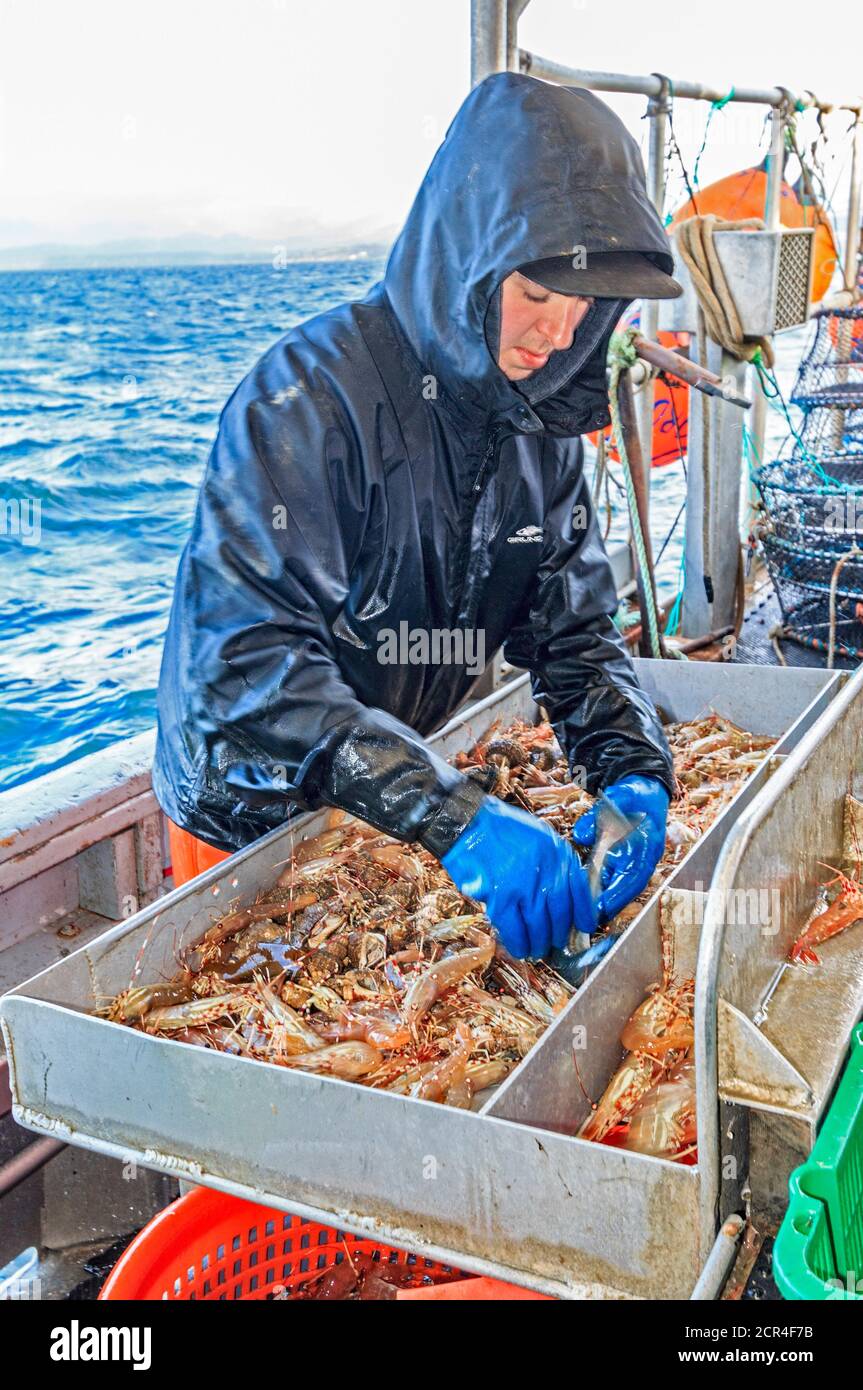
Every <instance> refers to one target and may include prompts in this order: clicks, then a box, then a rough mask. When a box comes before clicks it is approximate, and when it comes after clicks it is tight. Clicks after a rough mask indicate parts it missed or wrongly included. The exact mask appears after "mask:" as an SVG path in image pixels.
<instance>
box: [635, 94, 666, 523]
mask: <svg viewBox="0 0 863 1390" xmlns="http://www.w3.org/2000/svg"><path fill="white" fill-rule="evenodd" d="M656 75H657V76H658V77H659V78H660V82H661V84H662V85H661V87H660V91H659V95H658V96H655V97H651V98H650V100H649V101H648V103H647V119H648V121H649V122H650V126H649V129H650V143H649V145H648V152H647V165H648V168H647V191H648V193H649V194H650V198H651V201H652V203H653V206H654V207H655V208H656V211H657V212H658V213H659V216H660V218H662V216H663V214H664V211H665V141H666V133H667V130H668V116H669V113H670V110H671V103H670V101H669V85H670V84H669V81H668V78H667V77H663V76H662V75H661V74H660V73H657V74H656ZM658 330H659V301H658V300H656V299H646V300H642V304H641V333H642V336H643V337H645V338H650V339H651V340H653V341H654V342H655V341H656V338H657V336H658ZM655 389H656V383H655V379H654V378H653V377H649V378H648V379H647V380H646V381H645V382H644V385H643V386H642V388H641V390H640V392H639V393H638V396H637V398H636V399H637V403H638V432H639V434H640V436H641V456H642V459H643V460H644V483H645V486H644V497H645V507H646V509H647V511H648V515H649V510H650V474H651V466H650V461H651V455H652V453H653V405H654V393H655Z"/></svg>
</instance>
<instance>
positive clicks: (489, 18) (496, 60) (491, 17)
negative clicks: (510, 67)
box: [470, 0, 508, 88]
mask: <svg viewBox="0 0 863 1390" xmlns="http://www.w3.org/2000/svg"><path fill="white" fill-rule="evenodd" d="M507 33H508V22H507V0H471V5H470V85H471V87H472V88H473V87H476V86H477V84H478V83H479V82H482V81H483V79H484V78H486V77H489V76H490V75H491V73H493V72H505V71H506V67H507Z"/></svg>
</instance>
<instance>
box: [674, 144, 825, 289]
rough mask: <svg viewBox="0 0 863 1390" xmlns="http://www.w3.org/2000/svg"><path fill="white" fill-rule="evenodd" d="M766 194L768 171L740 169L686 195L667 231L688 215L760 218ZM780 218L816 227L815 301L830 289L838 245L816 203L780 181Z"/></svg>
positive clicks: (788, 224) (785, 224)
mask: <svg viewBox="0 0 863 1390" xmlns="http://www.w3.org/2000/svg"><path fill="white" fill-rule="evenodd" d="M766 196H767V171H766V170H765V169H763V168H762V167H761V166H757V167H755V168H752V169H740V170H739V171H738V173H736V174H728V175H726V177H725V178H724V179H717V181H716V183H711V184H708V186H707V187H706V188H699V189H698V190H697V191H696V193H695V197H694V199H693V198H688V199H687V201H686V202H685V203H684V204H683V206H682V207H679V208H678V209H677V211H676V213H675V214H674V216H673V217H672V219H671V223H670V226H669V230H672V229H673V228H674V227H677V226H679V224H680V223H681V222H685V221H686V219H687V217H695V216H696V215H699V216H702V217H703V216H704V215H705V214H706V213H709V212H712V213H715V214H716V216H717V217H724V218H725V219H726V220H727V221H729V222H736V221H738V220H739V219H740V218H743V217H763V216H764V204H765V198H766ZM779 220H780V222H781V223H782V226H783V227H813V226H814V228H815V236H814V243H815V244H814V246H813V248H812V291H811V296H812V300H813V302H815V303H818V301H819V300H821V299H823V298H824V295H825V294H826V293H827V291H828V289H829V288H830V281H831V280H832V279H833V272H834V270H835V269H836V266H837V265H838V263H839V248H838V246H837V245H836V238H835V236H834V234H833V228H832V227H831V226H830V222H829V220H828V217H827V214H826V212H825V211H824V209H823V208H822V207H821V206H820V205H819V204H818V203H803V202H801V200H800V198H799V197H798V196H797V194H796V192H795V191H794V189H793V188H792V187H791V185H790V184H789V183H785V182H784V180H783V183H782V194H781V197H780V200H779Z"/></svg>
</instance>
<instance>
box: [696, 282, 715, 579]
mask: <svg viewBox="0 0 863 1390" xmlns="http://www.w3.org/2000/svg"><path fill="white" fill-rule="evenodd" d="M698 360H699V361H700V362H701V365H702V366H703V367H706V366H707V342H706V328H705V322H704V311H703V309H702V306H701V304H700V303H699V305H698ZM699 394H700V396H701V580H702V583H703V584H704V593H705V597H706V598H707V602H708V603H709V604H710V605H711V606H712V604H713V597H714V595H713V576H712V574H711V569H712V562H713V545H712V543H711V536H710V522H711V518H712V515H713V493H712V488H711V480H710V397H709V396H707V395H706V394H705V392H703V391H701V392H700V393H699Z"/></svg>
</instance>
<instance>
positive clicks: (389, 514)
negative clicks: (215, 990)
mask: <svg viewBox="0 0 863 1390" xmlns="http://www.w3.org/2000/svg"><path fill="white" fill-rule="evenodd" d="M582 249H583V251H584V252H586V253H587V255H588V257H589V255H590V253H591V252H602V251H612V250H615V251H617V250H633V251H640V252H643V253H645V254H647V255H648V256H650V257H651V258H652V259H653V260H654V261H655V262H656V263H657V264H658V265H660V266H661V267H662V268H663V269H664V270H666V271H668V272H671V270H672V269H673V262H672V258H671V256H670V254H669V249H668V240H667V238H666V235H665V232H664V230H663V227H662V225H661V222H660V220H659V218H658V217H657V214H656V212H655V210H654V208H653V206H652V204H651V203H650V200H649V198H648V196H647V193H646V190H645V181H644V172H643V166H642V163H641V157H640V154H639V151H638V148H637V145H636V143H635V141H634V140H633V139H632V137H631V136H630V135H629V134H628V133H627V131H626V129H625V127H624V126H623V125H622V123H621V122H620V120H619V119H618V118H617V116H616V115H614V113H613V112H612V111H610V110H609V108H608V107H607V106H605V105H604V104H603V103H602V102H601V101H600V100H599V99H598V98H597V97H595V96H593V95H592V94H591V93H590V92H587V91H583V90H581V89H578V88H562V87H557V86H553V85H550V84H546V83H544V82H541V81H538V80H537V79H535V78H530V77H524V76H520V75H517V74H514V73H502V74H497V75H495V76H492V77H489V78H488V79H487V80H486V81H484V82H483V83H481V84H480V85H479V86H478V87H477V88H475V90H474V91H473V92H472V93H471V94H470V96H469V97H468V98H467V100H466V101H465V102H464V104H463V105H462V107H461V109H460V110H459V112H458V114H457V115H456V117H455V119H454V120H453V122H452V124H451V126H450V128H449V130H448V132H447V135H446V138H445V140H444V142H443V144H442V145H441V147H440V149H439V150H438V152H437V154H436V155H435V157H434V160H433V162H432V164H431V167H430V168H429V170H428V173H427V175H426V177H425V179H424V181H423V184H422V186H421V188H420V190H419V193H418V195H417V197H416V200H415V202H414V205H413V207H412V209H411V212H410V214H409V216H408V219H407V222H406V224H405V227H404V230H403V231H402V233H401V235H400V237H399V238H398V240H397V242H396V244H395V246H394V248H393V251H392V253H391V255H390V259H389V262H388V265H387V269H386V274H385V278H384V280H383V282H382V283H381V284H379V285H377V286H376V287H375V288H374V289H373V290H372V291H371V292H370V293H369V295H368V296H367V298H366V299H365V300H363V301H362V302H361V303H352V304H345V305H343V306H341V307H339V308H337V309H334V310H331V311H330V312H328V313H324V314H321V315H319V316H318V317H316V318H313V319H311V320H309V322H307V323H304V324H302V325H301V326H300V327H298V328H295V329H293V330H292V331H291V332H289V333H288V334H287V335H286V336H285V337H284V338H282V339H281V340H280V341H279V342H278V343H276V344H275V346H274V347H272V348H271V349H270V351H269V352H267V353H266V354H265V355H264V357H263V358H262V359H261V360H260V362H259V363H258V364H257V366H256V367H255V368H254V369H253V370H252V371H251V373H250V374H249V376H248V377H247V378H246V379H245V381H243V382H242V384H241V385H240V386H239V387H238V388H237V390H236V391H235V392H234V394H233V396H232V397H231V399H230V400H229V402H228V404H227V405H226V407H225V409H224V411H223V413H222V417H221V421H220V426H219V432H218V437H217V439H216V443H215V446H214V448H213V451H212V454H211V457H210V460H209V464H208V467H207V470H206V474H205V477H204V480H203V483H202V486H201V491H200V495H199V499H198V506H197V512H196V515H195V520H194V525H193V530H192V534H191V537H190V539H189V542H188V544H187V546H186V548H185V551H184V553H183V556H182V560H181V562H180V568H179V574H178V578H177V585H176V591H175V595H174V603H173V609H172V612H171V618H170V624H169V628H168V634H167V640H166V645H165V651H164V657H163V662H162V672H161V679H160V685H159V701H158V725H159V728H158V744H157V753H156V760H155V766H154V772H153V785H154V789H155V792H156V795H157V797H158V799H159V802H160V803H161V805H162V807H163V809H164V810H165V812H166V814H167V815H168V816H170V817H171V819H172V820H174V821H175V822H176V823H177V824H178V825H180V826H181V827H183V828H184V829H186V830H189V831H191V832H192V833H193V834H194V835H197V836H199V837H200V838H202V839H203V840H205V841H208V842H209V843H210V844H212V845H215V846H217V847H218V848H220V849H224V850H235V849H239V848H241V847H242V846H244V845H247V844H248V843H250V842H251V841H253V840H255V839H256V838H257V837H258V836H260V835H262V834H264V833H265V832H266V831H268V830H270V829H271V828H273V827H274V826H276V825H279V824H281V823H282V822H283V821H284V820H285V819H286V818H287V817H288V816H289V815H292V814H294V813H295V812H296V811H297V810H301V809H309V808H316V807H319V806H321V805H331V806H338V807H343V808H345V809H346V810H348V811H350V812H353V813H355V814H356V815H358V816H360V817H362V818H363V819H364V820H366V821H369V822H371V824H373V825H375V826H378V827H380V828H381V829H384V830H387V831H389V832H390V833H391V834H393V835H395V836H397V837H399V838H400V839H403V840H419V841H420V842H421V843H422V844H423V845H425V846H426V847H427V848H428V849H430V850H431V851H432V852H433V853H434V854H436V855H438V857H440V856H442V855H443V854H444V853H445V852H446V850H448V849H449V847H450V846H451V845H452V844H453V842H454V841H455V839H456V838H457V837H458V835H459V834H460V833H461V831H462V829H463V828H464V827H465V826H466V824H467V823H468V821H469V820H470V819H471V817H472V816H473V815H474V813H475V811H476V810H477V809H478V806H479V804H480V802H481V800H482V797H483V795H484V793H483V790H482V788H481V786H479V785H478V784H477V783H476V782H474V781H473V780H471V779H470V778H467V777H465V776H464V775H463V774H462V773H460V772H458V771H456V770H455V769H454V768H452V767H450V766H448V765H447V764H446V763H445V762H444V761H443V760H442V759H441V758H440V757H439V756H437V755H436V754H435V753H433V752H432V751H431V750H430V749H429V748H428V747H427V745H426V744H425V742H424V741H423V736H424V735H427V734H429V733H431V732H432V731H433V730H435V729H436V728H439V727H440V726H441V725H442V723H444V722H445V721H446V719H447V718H448V717H449V716H450V715H451V714H452V712H453V711H454V710H455V709H456V707H457V706H458V705H459V704H461V703H462V701H463V700H464V698H465V696H466V694H467V693H468V691H469V690H470V687H471V685H472V684H473V682H474V680H475V678H476V672H475V670H474V672H473V673H471V671H469V670H467V669H466V666H465V665H464V664H462V665H458V664H425V665H423V664H414V663H413V662H410V661H408V662H406V663H404V664H398V663H392V662H390V663H387V662H385V661H382V660H381V659H380V658H381V656H382V655H384V654H385V653H386V651H387V650H389V652H390V655H392V650H393V649H392V641H393V634H399V633H403V632H405V631H415V630H418V629H419V630H422V631H423V632H425V633H427V634H428V633H432V632H433V631H434V630H435V629H437V630H438V631H439V632H441V633H444V634H445V633H452V632H455V631H458V630H461V631H462V632H465V631H467V632H469V633H470V632H472V633H475V634H476V633H479V632H482V634H483V635H484V645H485V654H486V658H487V659H488V658H490V657H491V655H492V653H494V652H495V651H496V650H497V649H499V648H500V647H501V646H503V650H504V655H505V656H506V657H507V659H508V660H509V661H511V662H513V663H514V664H516V665H518V666H523V667H526V668H528V669H529V670H530V671H531V673H532V680H533V689H534V694H535V696H536V698H537V699H538V700H540V701H541V702H542V703H543V704H544V705H545V707H546V708H547V710H548V712H549V715H550V718H551V721H552V723H553V725H554V727H555V730H556V732H557V734H558V737H559V738H560V740H561V743H562V745H563V747H564V748H565V750H566V752H567V756H568V758H569V761H570V765H571V767H572V768H573V769H575V768H584V769H586V775H587V785H588V786H589V787H590V788H591V789H592V790H595V789H597V788H599V787H601V786H605V785H607V784H608V783H610V782H613V781H616V780H618V779H619V778H620V777H623V776H625V775H627V774H630V773H642V774H646V775H650V776H654V777H658V778H659V779H660V780H661V781H663V782H664V783H665V784H666V786H668V788H669V790H673V777H672V772H671V763H670V758H669V753H668V748H667V745H666V743H665V739H664V737H663V734H662V730H661V726H660V724H659V722H658V719H657V716H656V713H655V711H654V709H653V707H652V705H651V703H650V701H649V699H648V698H647V696H646V695H645V694H644V693H643V692H642V691H641V689H640V688H639V686H638V684H637V681H636V679H635V675H634V672H633V667H632V664H631V662H630V660H629V657H628V656H627V654H626V651H625V648H624V645H623V643H622V641H621V639H620V638H619V636H618V634H617V632H616V629H615V628H614V625H613V623H612V621H611V615H612V614H613V613H614V611H615V608H616V597H615V589H614V584H613V581H612V576H611V571H610V567H609V564H608V561H607V558H606V555H605V551H604V548H603V545H602V541H601V538H600V536H599V533H598V530H597V526H596V522H595V519H594V517H593V513H592V509H591V504H590V497H589V493H588V488H587V485H586V482H585V477H584V472H583V462H582V446H581V441H580V439H579V436H580V435H581V434H582V433H584V432H586V431H589V430H594V429H597V428H599V427H601V426H603V425H605V424H606V423H607V421H608V411H607V394H606V383H605V359H606V351H607V346H608V340H609V337H610V335H611V332H612V329H613V327H614V324H615V322H616V320H617V319H618V317H619V315H620V313H621V312H622V310H623V309H624V308H625V307H626V302H627V301H623V300H597V301H596V303H595V304H594V306H593V308H592V309H591V310H590V311H589V313H588V314H587V316H586V317H585V319H584V320H583V321H582V323H581V324H580V325H579V327H578V330H577V332H576V334H575V338H574V340H573V344H572V346H571V348H570V349H568V350H566V351H560V352H554V353H553V354H552V355H551V357H550V359H549V361H548V362H547V364H546V365H545V367H543V368H542V369H541V370H539V371H538V372H536V373H534V374H533V375H532V376H531V377H529V378H526V379H525V380H523V381H521V382H518V383H513V382H510V381H509V380H507V378H506V377H505V376H504V374H503V372H501V370H500V369H499V367H498V366H497V349H498V340H499V322H500V285H501V282H502V281H503V280H504V279H505V278H506V276H507V275H509V274H510V273H511V272H512V271H513V270H515V269H516V268H517V267H519V266H521V265H524V264H526V263H528V262H530V261H536V260H540V259H543V258H545V257H548V256H559V255H573V254H578V253H579V252H580V250H582ZM585 517H586V518H587V521H586V524H585ZM401 624H407V625H408V626H407V628H406V629H404V628H402V627H401ZM404 654H405V652H404V650H402V652H400V653H399V655H400V656H404ZM467 659H468V663H469V660H470V657H469V654H468V658H467Z"/></svg>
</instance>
